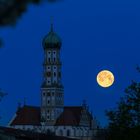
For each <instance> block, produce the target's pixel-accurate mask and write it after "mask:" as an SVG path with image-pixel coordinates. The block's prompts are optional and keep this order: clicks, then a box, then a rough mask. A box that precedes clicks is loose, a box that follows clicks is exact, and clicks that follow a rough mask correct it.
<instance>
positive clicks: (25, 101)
mask: <svg viewBox="0 0 140 140" xmlns="http://www.w3.org/2000/svg"><path fill="white" fill-rule="evenodd" d="M25 105H26V98H25V97H24V106H25Z"/></svg>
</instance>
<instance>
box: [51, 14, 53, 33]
mask: <svg viewBox="0 0 140 140" xmlns="http://www.w3.org/2000/svg"><path fill="white" fill-rule="evenodd" d="M51 32H53V17H51Z"/></svg>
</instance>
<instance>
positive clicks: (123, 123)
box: [106, 81, 140, 140]
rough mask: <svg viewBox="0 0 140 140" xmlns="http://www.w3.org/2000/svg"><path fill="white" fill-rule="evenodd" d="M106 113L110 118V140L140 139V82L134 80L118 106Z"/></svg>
mask: <svg viewBox="0 0 140 140" xmlns="http://www.w3.org/2000/svg"><path fill="white" fill-rule="evenodd" d="M106 114H107V116H108V118H109V128H108V129H109V135H108V139H109V140H138V139H140V83H137V82H134V81H132V83H131V85H130V86H129V87H128V88H126V89H125V96H124V97H123V98H121V100H120V102H119V103H118V106H117V108H116V109H114V110H110V111H107V112H106Z"/></svg>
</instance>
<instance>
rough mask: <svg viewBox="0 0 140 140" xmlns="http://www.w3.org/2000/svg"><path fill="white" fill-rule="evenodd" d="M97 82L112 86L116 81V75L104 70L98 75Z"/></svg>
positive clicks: (101, 84) (103, 85) (102, 85)
mask: <svg viewBox="0 0 140 140" xmlns="http://www.w3.org/2000/svg"><path fill="white" fill-rule="evenodd" d="M97 83H98V84H99V85H100V86H101V87H104V88H107V87H110V86H111V85H112V84H113V83H114V75H113V73H112V72H110V71H108V70H103V71H101V72H99V73H98V75H97Z"/></svg>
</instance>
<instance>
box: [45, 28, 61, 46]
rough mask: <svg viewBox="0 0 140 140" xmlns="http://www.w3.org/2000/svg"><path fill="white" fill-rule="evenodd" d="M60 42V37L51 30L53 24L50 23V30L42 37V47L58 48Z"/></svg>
mask: <svg viewBox="0 0 140 140" xmlns="http://www.w3.org/2000/svg"><path fill="white" fill-rule="evenodd" d="M61 44H62V43H61V39H60V37H59V36H58V35H57V34H56V33H55V32H54V31H53V26H52V25H51V31H50V32H49V33H48V34H47V35H46V36H45V37H44V39H43V48H44V49H47V48H60V47H61Z"/></svg>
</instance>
